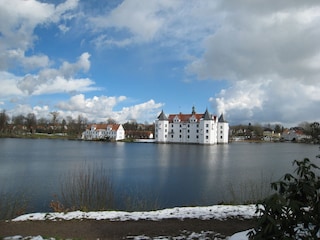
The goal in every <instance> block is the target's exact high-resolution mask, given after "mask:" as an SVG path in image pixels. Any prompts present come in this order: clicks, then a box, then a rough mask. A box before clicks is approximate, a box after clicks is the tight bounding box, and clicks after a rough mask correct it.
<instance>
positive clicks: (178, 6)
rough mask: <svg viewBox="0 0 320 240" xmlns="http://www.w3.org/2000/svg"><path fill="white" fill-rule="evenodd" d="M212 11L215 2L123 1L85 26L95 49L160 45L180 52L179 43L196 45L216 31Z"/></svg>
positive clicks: (178, 0)
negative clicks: (176, 48) (152, 43)
mask: <svg viewBox="0 0 320 240" xmlns="http://www.w3.org/2000/svg"><path fill="white" fill-rule="evenodd" d="M215 8H216V2H214V1H187V2H186V1H183V0H177V1H149V0H125V1H123V2H122V3H121V4H119V5H118V6H117V7H116V8H114V9H112V10H111V11H106V13H104V14H102V15H98V16H89V17H88V19H89V23H88V25H87V26H88V27H89V28H90V29H93V32H95V33H98V36H97V37H96V38H95V39H94V40H93V42H94V43H95V44H96V45H97V46H98V47H101V46H109V45H115V46H118V47H126V46H128V45H132V44H143V43H149V42H154V41H159V42H160V43H161V45H170V46H172V45H175V46H179V47H182V48H183V46H181V45H180V44H181V42H188V43H190V42H196V41H198V40H199V39H201V38H202V37H203V34H207V33H208V31H212V30H213V29H214V28H215V27H216V25H215V21H214V20H215V19H216V17H217V15H215V14H213V12H214V10H215ZM110 33H112V34H110ZM184 47H185V46H184Z"/></svg>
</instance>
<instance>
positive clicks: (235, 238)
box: [229, 229, 251, 240]
mask: <svg viewBox="0 0 320 240" xmlns="http://www.w3.org/2000/svg"><path fill="white" fill-rule="evenodd" d="M250 231H251V229H249V230H246V231H243V232H238V233H235V234H233V235H232V236H231V237H230V238H229V240H248V239H249V238H248V236H247V234H248V233H249V232H250Z"/></svg>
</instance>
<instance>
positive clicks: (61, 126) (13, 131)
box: [0, 110, 87, 137]
mask: <svg viewBox="0 0 320 240" xmlns="http://www.w3.org/2000/svg"><path fill="white" fill-rule="evenodd" d="M50 115H51V117H50V118H43V117H42V118H39V119H38V118H37V116H36V115H35V114H34V113H28V114H27V115H23V114H18V115H15V116H12V117H11V118H10V117H9V115H8V114H7V113H6V111H5V110H2V111H1V112H0V134H1V135H23V134H33V133H47V134H56V133H60V134H65V135H68V136H74V137H77V136H79V135H81V133H82V132H83V131H84V129H85V127H86V125H87V119H86V118H84V117H82V116H81V115H79V116H78V117H77V118H76V119H74V118H72V117H71V116H67V117H66V118H59V112H51V113H50Z"/></svg>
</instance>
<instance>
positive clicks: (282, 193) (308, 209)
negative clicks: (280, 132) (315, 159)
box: [248, 158, 320, 240]
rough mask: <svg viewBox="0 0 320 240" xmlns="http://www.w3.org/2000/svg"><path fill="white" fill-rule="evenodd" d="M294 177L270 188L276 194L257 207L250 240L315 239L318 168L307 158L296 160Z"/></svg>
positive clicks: (319, 220) (319, 206) (319, 221)
mask: <svg viewBox="0 0 320 240" xmlns="http://www.w3.org/2000/svg"><path fill="white" fill-rule="evenodd" d="M293 165H297V168H296V170H295V171H294V173H295V175H292V174H286V175H285V176H284V177H283V178H282V179H281V180H280V181H278V182H274V183H272V184H271V188H272V189H273V190H274V191H276V193H274V194H272V195H271V196H269V197H267V198H265V199H264V200H263V201H262V202H261V203H260V204H258V205H257V213H259V214H260V217H259V218H258V219H257V224H256V226H255V228H254V230H253V231H250V232H249V234H248V235H249V238H250V239H255V240H257V239H318V238H319V235H318V232H319V229H320V199H319V198H320V177H319V175H317V174H316V171H318V170H319V167H318V166H316V165H315V164H313V163H311V162H310V160H309V159H308V158H305V159H304V160H302V161H297V160H295V161H294V162H293Z"/></svg>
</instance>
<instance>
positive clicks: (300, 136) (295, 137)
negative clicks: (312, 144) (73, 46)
mask: <svg viewBox="0 0 320 240" xmlns="http://www.w3.org/2000/svg"><path fill="white" fill-rule="evenodd" d="M311 138H312V137H311V136H310V135H306V134H305V133H304V132H303V130H302V129H299V128H291V129H286V130H284V132H283V133H282V139H283V140H284V141H293V142H301V141H304V140H306V139H311Z"/></svg>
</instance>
